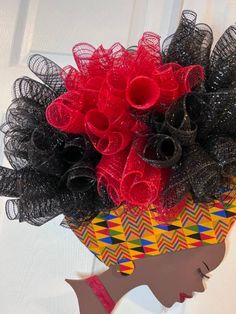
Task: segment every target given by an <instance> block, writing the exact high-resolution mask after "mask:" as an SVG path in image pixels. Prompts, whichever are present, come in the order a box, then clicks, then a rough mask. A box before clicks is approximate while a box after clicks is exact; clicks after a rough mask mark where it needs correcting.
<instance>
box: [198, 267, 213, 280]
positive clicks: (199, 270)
mask: <svg viewBox="0 0 236 314" xmlns="http://www.w3.org/2000/svg"><path fill="white" fill-rule="evenodd" d="M198 272H199V275H200V276H201V277H202V278H207V279H209V278H210V277H209V276H207V275H205V274H203V272H202V271H201V268H198Z"/></svg>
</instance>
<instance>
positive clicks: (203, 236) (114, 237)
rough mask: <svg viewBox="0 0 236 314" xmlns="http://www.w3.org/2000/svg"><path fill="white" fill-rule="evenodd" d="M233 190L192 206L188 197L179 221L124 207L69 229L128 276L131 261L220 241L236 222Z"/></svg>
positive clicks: (152, 212)
mask: <svg viewBox="0 0 236 314" xmlns="http://www.w3.org/2000/svg"><path fill="white" fill-rule="evenodd" d="M235 193H236V192H235V190H234V188H232V187H227V188H226V187H225V188H224V193H223V194H222V198H221V200H219V201H214V203H212V204H211V206H210V205H209V204H195V203H194V202H193V201H192V199H191V198H190V197H189V199H188V201H187V204H186V207H185V208H184V209H183V210H182V212H181V214H180V215H179V216H178V218H177V219H176V220H174V221H172V222H171V223H169V224H165V223H163V222H161V221H159V219H158V214H157V212H156V211H155V208H152V206H150V208H149V210H147V211H144V212H142V213H141V214H139V215H135V214H134V213H128V212H127V211H126V208H125V206H121V207H119V208H117V209H114V210H112V211H111V212H110V213H109V214H107V215H104V214H99V215H98V216H97V217H95V218H94V219H93V220H92V222H91V223H90V224H89V225H87V226H81V227H79V228H76V227H73V226H72V225H71V226H70V227H71V228H72V230H73V231H74V233H75V234H76V236H77V237H78V238H79V239H80V241H81V242H82V243H84V245H85V246H86V247H87V248H88V249H89V250H90V251H91V252H92V253H94V254H95V255H96V257H97V258H99V259H100V260H101V261H102V262H103V263H105V264H106V265H107V266H111V265H114V264H116V265H118V270H119V271H121V272H122V273H126V274H131V273H132V272H133V270H134V264H133V261H134V260H137V259H140V258H144V257H146V256H153V255H159V254H164V253H167V252H173V251H179V250H183V249H190V248H196V247H199V246H202V245H209V244H216V243H220V242H223V241H224V240H225V238H226V236H227V234H228V232H229V230H230V228H231V226H232V224H233V223H234V221H235V220H236V199H235Z"/></svg>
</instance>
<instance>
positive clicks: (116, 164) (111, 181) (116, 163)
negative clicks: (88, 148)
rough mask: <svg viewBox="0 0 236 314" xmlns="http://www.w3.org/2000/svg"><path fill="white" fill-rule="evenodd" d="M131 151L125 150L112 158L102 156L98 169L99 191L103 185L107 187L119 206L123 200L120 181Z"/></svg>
mask: <svg viewBox="0 0 236 314" xmlns="http://www.w3.org/2000/svg"><path fill="white" fill-rule="evenodd" d="M128 152H129V150H128V149H126V150H123V151H121V152H119V153H117V154H114V155H111V156H106V155H104V156H102V158H101V160H100V162H99V164H98V165H97V168H96V176H97V181H98V191H99V188H100V187H101V186H103V185H105V186H106V188H107V191H108V193H109V196H110V197H111V199H112V200H113V202H114V203H115V204H117V205H119V204H120V203H121V202H122V201H123V199H122V196H121V193H120V181H121V177H122V173H123V170H124V167H125V163H126V160H127V156H128Z"/></svg>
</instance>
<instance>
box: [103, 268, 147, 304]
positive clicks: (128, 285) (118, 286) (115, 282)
mask: <svg viewBox="0 0 236 314" xmlns="http://www.w3.org/2000/svg"><path fill="white" fill-rule="evenodd" d="M98 277H99V279H100V280H101V282H102V283H103V285H104V286H105V287H106V289H107V291H108V292H109V294H110V296H111V298H112V299H113V300H114V302H115V303H117V302H118V301H119V300H120V299H121V298H122V297H123V296H124V295H125V294H126V293H127V292H129V291H130V290H132V289H134V288H136V287H137V286H139V285H141V284H142V283H141V282H139V280H138V278H137V276H135V272H134V273H133V274H132V275H130V276H126V275H121V274H120V273H118V272H117V271H116V268H115V267H111V268H109V269H108V270H107V271H105V272H104V273H102V274H101V275H99V276H98Z"/></svg>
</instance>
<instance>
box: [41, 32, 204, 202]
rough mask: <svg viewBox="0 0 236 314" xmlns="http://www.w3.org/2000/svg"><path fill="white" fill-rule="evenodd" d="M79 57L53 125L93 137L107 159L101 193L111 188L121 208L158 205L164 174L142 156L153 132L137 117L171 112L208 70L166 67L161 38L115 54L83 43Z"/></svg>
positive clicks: (146, 38)
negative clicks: (153, 111)
mask: <svg viewBox="0 0 236 314" xmlns="http://www.w3.org/2000/svg"><path fill="white" fill-rule="evenodd" d="M73 55H74V59H75V62H76V64H77V67H78V70H77V69H75V68H74V67H72V66H67V67H65V68H64V69H63V72H62V77H63V79H64V82H65V86H66V88H67V92H66V93H65V94H63V95H61V96H60V97H58V98H57V99H55V100H54V101H53V102H52V103H51V104H50V105H49V106H48V107H47V109H46V118H47V121H48V123H49V124H50V125H52V126H53V127H55V128H57V129H59V130H60V131H63V132H66V133H74V134H86V135H87V136H88V137H89V139H90V140H91V142H92V144H93V145H94V147H95V148H96V150H97V151H99V152H100V153H101V154H102V155H103V156H102V158H101V161H100V162H99V164H98V166H97V180H98V189H99V186H100V185H101V184H103V185H105V186H106V188H107V191H108V193H109V196H110V197H111V199H112V200H113V201H114V202H115V203H116V204H117V205H119V204H120V203H122V202H126V203H128V204H131V205H138V206H140V207H142V206H146V205H148V204H150V203H153V204H157V203H158V200H159V193H160V184H161V183H160V182H164V181H163V178H162V180H161V177H162V176H164V172H162V170H160V169H157V168H154V167H152V166H150V165H148V164H147V163H146V162H145V161H143V160H142V158H141V157H140V156H139V152H140V149H141V147H142V145H143V143H144V142H143V138H142V137H141V136H140V135H142V134H145V133H147V132H148V127H147V125H145V124H144V123H143V122H141V121H139V120H137V119H136V118H135V117H134V115H133V114H132V111H136V112H137V113H138V112H140V113H145V112H147V111H149V110H152V109H155V110H157V111H161V112H163V111H165V110H166V109H167V108H168V107H169V106H170V105H171V104H172V103H173V102H175V101H176V100H177V99H178V98H180V97H181V96H183V95H184V94H186V93H189V92H190V91H191V89H192V88H193V87H195V86H196V85H198V84H199V83H200V82H201V81H202V80H203V79H204V71H203V68H202V67H201V66H200V65H191V66H187V67H182V66H180V65H179V64H176V63H169V64H168V63H167V64H162V60H161V53H160V37H159V36H158V35H156V34H154V33H150V32H146V33H144V34H143V36H142V38H141V39H140V41H139V43H138V46H137V49H135V50H127V49H125V48H124V47H123V46H122V45H121V44H119V43H116V44H114V45H113V46H111V47H110V48H109V49H105V48H103V46H99V47H98V48H97V49H96V48H94V47H93V46H91V45H89V44H85V43H80V44H77V45H76V46H75V47H74V48H73ZM139 137H140V139H139Z"/></svg>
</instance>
